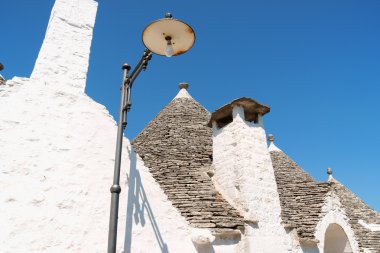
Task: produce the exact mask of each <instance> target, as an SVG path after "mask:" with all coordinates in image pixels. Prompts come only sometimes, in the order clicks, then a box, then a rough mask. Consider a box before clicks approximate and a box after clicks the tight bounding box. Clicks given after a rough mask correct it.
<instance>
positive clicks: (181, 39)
mask: <svg viewBox="0 0 380 253" xmlns="http://www.w3.org/2000/svg"><path fill="white" fill-rule="evenodd" d="M142 40H143V43H144V45H145V47H146V49H145V51H144V53H143V55H142V57H141V59H140V61H139V62H138V63H137V65H136V67H135V68H134V69H133V71H132V73H131V74H128V72H129V70H131V67H130V66H129V65H128V64H124V65H123V67H122V69H123V80H122V84H121V99H120V110H119V119H118V124H117V126H118V127H117V139H116V152H115V168H114V177H113V184H112V186H111V189H110V191H111V211H110V223H109V232H108V253H115V252H116V239H117V220H118V212H119V194H120V192H121V187H120V185H119V184H120V165H121V153H122V144H123V132H124V129H125V127H126V126H127V113H128V111H129V110H130V109H131V89H132V86H133V82H134V81H135V79H136V78H137V76H138V75H139V74H140V73H141V71H142V70H145V69H146V68H147V65H148V62H149V61H150V60H151V58H152V54H153V53H155V54H157V55H165V56H167V57H171V56H177V55H180V54H183V53H185V52H187V51H188V50H189V49H190V48H191V47H192V46H193V45H194V42H195V34H194V30H193V29H192V28H191V27H190V26H189V25H188V24H186V23H184V22H182V21H180V20H178V19H173V17H172V15H171V14H170V13H167V14H166V15H165V18H163V19H159V20H156V21H154V22H152V23H150V24H149V25H148V26H147V27H146V28H145V29H144V31H143V34H142Z"/></svg>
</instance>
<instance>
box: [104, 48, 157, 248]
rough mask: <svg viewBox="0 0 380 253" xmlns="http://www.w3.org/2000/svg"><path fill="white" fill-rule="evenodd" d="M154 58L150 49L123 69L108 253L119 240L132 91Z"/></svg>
mask: <svg viewBox="0 0 380 253" xmlns="http://www.w3.org/2000/svg"><path fill="white" fill-rule="evenodd" d="M151 58H152V52H150V51H149V50H148V49H146V50H145V51H144V54H143V56H142V57H141V60H140V61H139V63H138V64H137V66H136V67H135V69H134V70H133V71H132V73H131V74H130V75H128V71H129V70H130V69H131V66H129V65H128V64H124V65H123V67H122V69H123V80H122V83H121V99H120V109H119V120H118V124H117V137H116V138H117V139H116V153H115V168H114V177H113V185H112V186H111V189H110V191H111V211H110V224H109V232H108V253H114V252H116V239H117V221H118V212H119V194H120V192H121V187H120V165H121V155H122V146H123V132H124V129H125V128H126V126H127V113H128V112H129V110H130V109H131V105H132V104H131V90H132V86H133V82H134V80H135V79H136V78H137V76H138V75H139V74H140V73H141V71H142V70H145V69H146V67H147V65H148V61H149V60H150V59H151Z"/></svg>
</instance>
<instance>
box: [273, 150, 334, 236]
mask: <svg viewBox="0 0 380 253" xmlns="http://www.w3.org/2000/svg"><path fill="white" fill-rule="evenodd" d="M270 155H271V158H272V164H273V168H274V173H275V177H276V182H277V187H278V191H279V196H280V203H281V216H282V220H283V222H284V223H285V224H286V225H288V226H291V227H293V228H295V229H296V230H297V233H298V236H299V237H300V238H301V239H302V240H309V241H314V240H315V236H314V233H315V227H316V226H317V224H318V222H319V221H320V219H321V216H322V206H323V204H324V201H325V197H326V194H327V193H328V191H329V184H328V183H318V182H316V181H315V180H314V179H313V178H312V177H311V176H310V175H309V174H308V173H306V172H305V171H304V170H303V169H302V168H300V167H299V166H298V165H297V164H296V163H295V162H294V161H293V160H292V159H290V158H289V157H288V156H287V155H285V154H284V153H283V152H280V151H271V152H270Z"/></svg>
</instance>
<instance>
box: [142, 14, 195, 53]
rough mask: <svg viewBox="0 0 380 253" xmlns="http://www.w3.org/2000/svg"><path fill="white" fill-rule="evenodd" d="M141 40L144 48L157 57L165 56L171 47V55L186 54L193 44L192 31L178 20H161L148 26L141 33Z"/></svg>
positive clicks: (193, 35)
mask: <svg viewBox="0 0 380 253" xmlns="http://www.w3.org/2000/svg"><path fill="white" fill-rule="evenodd" d="M142 40H143V43H144V45H145V47H146V48H148V49H149V50H150V51H152V52H153V53H155V54H158V55H166V56H168V55H167V50H168V49H167V47H168V45H170V46H171V49H170V50H171V55H170V56H177V55H180V54H183V53H185V52H187V51H188V50H189V49H190V48H191V47H192V46H193V45H194V42H195V34H194V30H193V29H192V28H191V26H189V25H188V24H186V23H184V22H182V21H181V20H178V19H173V18H163V19H159V20H156V21H154V22H152V23H151V24H149V25H148V26H147V27H146V28H145V29H144V31H143V34H142Z"/></svg>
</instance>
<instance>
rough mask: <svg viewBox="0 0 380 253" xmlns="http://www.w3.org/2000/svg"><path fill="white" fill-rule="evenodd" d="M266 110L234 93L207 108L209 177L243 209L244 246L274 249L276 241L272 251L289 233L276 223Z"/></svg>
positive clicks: (277, 211)
mask: <svg viewBox="0 0 380 253" xmlns="http://www.w3.org/2000/svg"><path fill="white" fill-rule="evenodd" d="M269 111H270V108H269V107H268V106H265V105H262V104H260V103H258V102H257V101H255V100H253V99H250V98H239V99H237V100H234V101H232V102H231V103H229V104H227V105H225V106H223V107H222V108H220V109H218V110H217V111H215V112H214V113H213V114H212V116H211V119H210V122H209V126H212V129H213V166H214V169H215V172H214V173H215V174H214V177H213V180H214V182H215V184H216V185H217V187H218V188H219V189H220V192H221V193H222V194H223V195H224V197H225V198H226V199H227V200H229V202H230V203H231V204H232V205H233V206H235V207H236V208H237V209H238V210H240V211H241V213H242V215H244V217H245V219H246V221H247V226H246V241H247V245H249V246H248V248H249V250H255V252H274V251H273V243H274V242H277V243H278V251H276V252H285V251H286V250H288V249H289V247H291V246H290V244H291V239H290V237H289V236H288V235H287V234H286V232H285V229H284V227H283V226H282V225H281V206H280V199H279V195H278V191H277V184H276V181H275V176H274V170H273V166H272V161H271V158H270V155H269V151H268V148H267V141H266V134H265V130H264V125H263V121H262V116H263V115H264V114H266V113H268V112H269ZM268 250H269V251H268ZM252 252H253V251H252Z"/></svg>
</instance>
